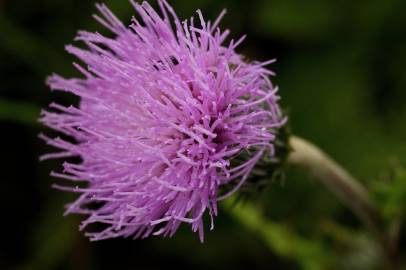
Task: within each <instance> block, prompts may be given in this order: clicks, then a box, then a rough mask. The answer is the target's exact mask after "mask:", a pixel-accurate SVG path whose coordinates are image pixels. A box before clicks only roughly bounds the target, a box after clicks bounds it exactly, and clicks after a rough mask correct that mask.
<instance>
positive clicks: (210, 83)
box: [41, 0, 285, 240]
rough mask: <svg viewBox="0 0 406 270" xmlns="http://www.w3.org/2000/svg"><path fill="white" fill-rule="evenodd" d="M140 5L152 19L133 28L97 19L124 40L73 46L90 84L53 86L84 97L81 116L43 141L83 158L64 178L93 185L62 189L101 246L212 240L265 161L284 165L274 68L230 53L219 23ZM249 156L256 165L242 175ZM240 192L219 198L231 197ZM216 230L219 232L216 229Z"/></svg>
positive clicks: (61, 123) (62, 115) (49, 118)
mask: <svg viewBox="0 0 406 270" xmlns="http://www.w3.org/2000/svg"><path fill="white" fill-rule="evenodd" d="M158 3H159V6H160V11H159V12H157V11H155V10H154V9H153V8H152V7H151V6H150V5H149V4H148V3H147V2H144V3H142V4H137V3H132V4H133V6H134V8H135V10H136V11H137V12H138V14H139V15H140V16H139V17H140V18H141V19H142V20H137V19H136V18H133V19H132V23H131V25H130V26H129V27H127V26H125V25H124V24H123V23H122V22H121V21H119V20H118V19H117V18H116V17H115V16H114V15H113V14H112V12H111V11H110V10H109V9H107V7H106V6H104V5H98V9H99V11H100V12H101V14H102V16H101V17H99V16H95V18H96V19H97V20H98V21H99V22H100V23H101V24H102V25H103V26H105V27H106V28H108V29H109V30H110V31H111V32H112V33H113V34H114V37H113V38H109V37H106V36H103V35H101V34H99V33H91V32H86V31H80V32H79V34H78V36H77V38H76V40H79V41H82V42H84V43H85V45H86V49H80V48H78V47H74V46H70V45H69V46H67V47H66V49H67V51H68V52H69V53H71V54H73V55H75V56H76V57H77V58H79V59H80V60H81V61H82V62H83V63H84V64H85V65H86V66H87V68H84V67H82V66H80V65H78V64H74V65H75V67H76V68H77V69H78V70H79V71H80V72H81V73H83V76H82V77H81V78H73V79H64V78H62V77H60V76H58V75H53V76H51V77H50V78H49V79H48V84H49V85H50V87H51V89H54V90H60V91H66V92H69V93H73V94H74V95H76V96H78V97H79V98H80V104H79V106H78V107H74V106H63V105H60V104H56V103H52V104H51V105H50V107H51V109H52V110H51V111H43V112H42V116H41V121H42V123H44V124H45V125H47V126H48V127H50V128H52V129H54V130H56V131H58V132H60V133H62V134H64V136H63V138H59V137H58V138H50V137H47V136H45V135H41V137H42V138H43V139H45V140H46V141H47V143H48V144H49V145H52V146H54V147H56V148H58V149H60V151H58V152H57V153H51V154H47V155H44V156H43V157H42V158H43V159H47V158H66V157H80V162H79V163H77V162H76V163H75V162H65V163H64V164H63V171H62V172H60V173H56V172H52V175H53V176H56V177H60V178H64V179H68V180H71V181H73V182H75V181H79V182H82V181H84V182H85V183H86V184H85V185H83V184H82V185H79V184H77V185H75V184H73V186H69V187H67V186H57V187H58V188H60V189H63V190H68V191H73V192H78V193H79V194H80V196H79V197H78V198H77V200H76V201H75V202H73V203H72V204H70V205H68V206H67V212H66V213H68V214H69V213H79V214H84V215H86V219H85V220H84V221H83V222H82V224H81V228H82V229H83V228H85V227H87V226H88V225H90V224H93V223H101V224H104V225H103V226H102V229H100V230H97V231H95V232H88V233H87V234H88V235H89V236H90V238H91V240H101V239H106V238H112V237H129V236H132V237H134V238H137V237H148V236H150V235H164V236H171V235H173V234H174V233H175V232H176V230H177V229H178V227H179V226H180V224H181V223H189V224H191V227H192V230H193V231H199V235H200V239H201V240H203V216H204V214H205V213H208V214H209V215H210V217H211V220H212V221H213V217H214V216H216V215H217V201H218V200H220V199H223V198H226V197H227V196H229V195H231V194H232V193H234V192H235V191H236V190H238V188H239V187H240V186H241V185H242V184H243V183H244V181H245V180H246V179H247V177H248V175H249V174H250V171H251V170H252V169H253V167H254V166H255V164H256V162H257V161H258V160H259V159H260V158H261V157H262V156H264V155H269V156H271V157H272V156H274V154H275V153H274V152H275V151H274V141H275V137H276V132H277V129H278V128H279V127H281V126H282V125H283V124H284V122H285V118H284V117H283V116H282V114H281V112H280V109H279V106H278V104H277V102H278V99H279V98H278V96H277V95H276V92H277V88H275V87H274V86H273V85H272V83H271V81H270V80H269V78H268V77H269V76H270V75H272V72H271V71H269V70H268V69H266V68H265V66H266V65H268V64H270V63H271V62H272V61H268V62H264V63H259V62H249V61H247V60H246V59H245V58H244V57H243V56H242V55H239V54H238V53H236V51H235V49H236V47H237V46H238V45H239V44H240V43H241V41H242V40H243V38H241V39H239V40H238V41H237V42H234V41H231V42H229V43H227V44H225V40H226V38H227V35H228V31H224V32H222V31H220V29H219V28H218V23H219V21H220V19H221V17H222V16H223V15H224V12H223V13H222V14H221V15H220V17H219V18H218V19H217V20H216V21H215V22H214V23H211V22H206V21H205V20H204V19H203V16H202V14H201V12H200V11H197V14H198V20H196V21H194V19H193V18H191V19H189V20H185V21H180V20H179V18H178V17H177V15H176V14H175V12H174V10H173V9H172V7H171V6H170V5H169V4H168V3H167V2H166V1H165V0H161V1H158ZM242 153H244V154H245V155H246V154H247V153H249V158H248V159H246V160H245V161H244V162H243V163H240V164H238V165H235V164H234V162H233V160H235V159H236V158H238V157H239V155H241V154H242ZM230 184H232V185H233V188H232V189H229V190H227V191H226V192H220V191H221V187H222V186H225V185H227V186H229V185H230ZM212 227H213V222H212Z"/></svg>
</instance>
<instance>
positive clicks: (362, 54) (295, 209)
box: [0, 0, 406, 270]
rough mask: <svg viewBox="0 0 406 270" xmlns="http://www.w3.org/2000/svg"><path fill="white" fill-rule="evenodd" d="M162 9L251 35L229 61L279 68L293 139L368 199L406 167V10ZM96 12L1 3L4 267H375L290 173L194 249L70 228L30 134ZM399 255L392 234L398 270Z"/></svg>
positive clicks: (255, 5) (293, 1) (180, 239)
mask: <svg viewBox="0 0 406 270" xmlns="http://www.w3.org/2000/svg"><path fill="white" fill-rule="evenodd" d="M105 2H106V4H108V6H109V7H110V8H111V9H112V10H113V12H115V13H116V14H117V15H118V17H119V18H121V19H122V20H123V21H125V22H129V19H130V16H131V15H132V14H134V13H135V12H134V11H133V9H132V8H131V6H130V4H129V2H127V1H126V0H114V1H113V0H109V1H105ZM150 2H154V1H150ZM170 2H171V3H172V4H173V6H174V7H175V9H176V10H177V12H178V14H179V16H180V17H181V18H187V17H190V16H191V15H195V11H196V9H197V8H200V9H201V10H202V11H203V13H204V14H205V17H206V18H207V19H211V20H213V19H215V18H216V16H217V15H218V14H219V13H220V11H221V10H222V8H227V10H228V14H227V15H226V17H225V19H224V20H223V22H222V24H221V26H222V28H223V29H224V28H229V29H231V30H232V33H233V34H232V36H233V37H234V38H238V37H240V36H241V35H243V34H245V33H246V34H248V38H247V39H246V41H245V42H244V43H243V45H241V47H240V48H239V52H241V53H243V54H245V55H247V56H248V57H249V58H251V59H257V60H262V61H264V60H268V59H271V58H277V59H278V61H277V62H276V63H275V64H273V65H272V67H271V68H272V69H273V70H274V71H276V73H277V76H276V77H275V78H274V79H273V80H274V82H276V84H278V85H279V86H280V89H281V90H280V92H279V93H280V95H281V96H282V98H283V105H284V107H285V108H286V109H287V111H289V114H290V124H291V126H292V130H293V132H294V133H295V134H297V135H300V136H303V137H305V138H307V139H309V140H312V141H313V142H315V143H316V144H318V145H319V146H321V147H322V148H323V149H325V150H326V151H327V152H328V153H330V154H331V155H332V156H333V157H334V158H335V159H336V160H338V161H339V162H340V163H341V164H343V165H344V167H346V168H348V170H349V171H351V172H352V173H353V174H354V175H355V176H356V177H357V178H359V179H360V180H361V181H362V182H363V183H364V184H365V185H366V186H367V187H368V188H369V189H370V190H371V191H372V194H378V195H379V194H381V193H382V192H381V191H382V189H379V188H376V183H379V181H381V180H382V179H387V178H388V177H389V178H390V179H391V181H392V180H393V179H392V176H393V175H395V176H396V175H398V173H393V168H394V167H395V169H396V170H398V171H399V170H400V169H399V166H400V165H399V164H402V163H403V164H404V163H405V162H406V142H405V139H406V125H405V120H406V106H405V101H406V68H405V67H406V15H405V11H406V1H403V0H385V1H383V0H382V1H374V0H369V1H367V0H359V1H354V0H351V1H350V0H341V1H339V0H338V1H327V0H308V1H303V0H272V1H271V0H269V1H268V0H252V1H246V0H245V1H235V0H233V1H232V0H196V1H188V0H182V1H180V0H179V1H170ZM95 12H96V9H95V7H94V2H93V1H84V0H82V1H79V0H75V1H68V0H58V1H56V0H37V1H32V0H18V1H17V0H0V136H1V138H0V153H1V157H0V169H1V170H0V176H1V178H0V179H1V185H0V215H1V222H0V226H1V227H0V229H1V230H0V233H1V238H0V239H1V240H0V269H18V270H25V269H41V270H51V269H75V270H79V269H120V270H125V269H163V268H165V267H169V266H174V267H176V268H177V269H183V268H185V269H310V270H312V269H383V267H384V266H383V263H382V256H381V255H380V253H379V249H378V247H377V245H376V243H375V241H374V240H373V239H372V238H371V237H370V235H369V234H368V233H367V232H366V230H365V229H364V228H363V227H362V226H361V225H360V224H359V222H358V221H357V219H356V218H355V217H354V216H353V215H352V213H351V212H350V211H349V210H348V209H347V208H345V207H344V206H342V205H341V204H340V203H339V202H338V201H337V200H336V198H335V197H334V196H332V195H331V194H330V193H328V192H327V191H326V190H325V189H324V187H322V186H320V185H319V184H318V183H317V182H315V181H313V180H312V179H310V178H309V177H307V176H306V174H304V173H303V172H301V171H298V170H295V169H290V170H289V171H288V173H287V176H286V178H285V180H284V181H282V182H281V181H277V182H275V183H273V184H271V185H270V186H269V187H268V188H267V189H266V190H265V191H264V192H263V193H262V194H260V195H258V198H257V199H255V202H254V204H253V205H255V209H253V210H252V211H254V212H255V215H254V216H253V215H252V213H251V212H250V211H243V210H241V211H240V212H238V211H239V209H235V210H230V206H229V205H225V206H224V207H223V208H221V210H220V214H219V216H218V218H217V219H216V227H215V229H214V230H213V231H209V230H207V231H206V239H205V243H204V244H201V243H200V242H199V240H198V237H197V235H195V234H193V233H192V232H191V231H190V228H189V227H188V226H184V227H182V229H181V230H180V231H179V232H178V233H177V234H176V235H175V236H174V237H173V238H172V239H166V238H165V239H162V238H156V237H155V238H154V237H153V238H150V239H146V240H136V241H133V240H130V239H115V240H107V241H102V242H95V243H90V242H89V241H88V240H87V239H86V238H85V237H84V236H83V235H82V233H80V232H78V229H77V227H78V224H79V222H80V217H78V216H68V217H63V216H62V213H63V205H64V204H65V203H67V202H69V201H71V200H72V199H73V198H74V196H73V195H71V194H66V193H63V192H60V191H56V190H53V189H51V187H50V185H51V184H52V183H54V182H55V181H59V180H56V179H51V178H50V177H49V176H48V172H49V171H50V170H51V169H52V168H53V169H55V168H59V166H60V163H59V162H58V161H49V162H43V163H40V162H39V161H38V156H39V155H40V154H42V153H45V152H46V151H47V150H49V149H47V148H46V147H45V146H44V144H43V143H42V142H41V141H40V140H39V139H38V138H37V134H38V133H39V132H41V131H45V129H44V128H43V127H41V126H40V125H39V124H38V123H37V120H36V119H37V118H38V115H39V110H40V108H41V107H45V106H47V105H48V104H49V103H50V102H51V101H52V100H55V99H58V100H62V102H65V103H69V102H76V101H75V99H73V98H72V97H67V96H59V95H57V94H55V93H51V92H50V91H49V90H48V89H47V87H46V86H45V83H44V81H45V78H46V76H47V75H49V74H51V73H52V72H57V73H60V74H63V75H64V76H75V75H77V73H76V72H75V71H74V69H73V68H72V67H71V62H72V61H73V58H72V57H71V56H69V55H68V54H67V53H65V52H64V50H63V46H64V44H69V43H72V42H73V38H74V36H75V33H76V31H77V30H79V29H86V30H92V31H96V30H97V31H101V32H104V30H103V28H102V26H100V25H98V24H97V23H96V22H95V21H94V20H93V19H92V18H91V14H93V13H95ZM391 168H392V169H391ZM401 175H402V174H401ZM394 181H395V180H394ZM404 182H405V181H403V183H404ZM400 186H401V184H400ZM405 186H406V185H405ZM400 189H401V188H395V189H389V191H387V189H383V190H384V191H385V192H386V193H385V192H384V193H385V194H384V200H385V198H387V197H389V198H393V197H396V196H397V197H396V198H397V200H395V201H394V202H393V200H392V205H389V206H388V205H387V204H388V203H387V201H384V202H383V203H382V208H385V209H386V208H388V207H389V208H390V209H392V210H391V211H392V212H393V211H395V214H393V213H392V212H390V211H389V215H391V214H393V215H398V216H401V215H403V214H404V213H405V211H404V208H403V205H402V202H404V201H405V196H404V194H406V193H404V194H402V193H401V194H400V195H399V192H397V191H398V190H400ZM379 192H381V193H379ZM395 193H396V194H397V195H396V196H395V195H393V194H395ZM378 195H376V196H377V198H378V199H379V198H380V197H379V196H378ZM374 196H375V195H374ZM405 206H406V202H405ZM393 208H395V210H393ZM256 215H257V216H256ZM401 232H403V233H404V230H403V231H402V230H401ZM402 235H403V236H402ZM404 249H405V237H404V234H400V252H399V254H398V261H399V262H398V263H399V269H405V268H402V267H406V264H404V263H405V262H402V260H404V259H403V258H405V257H406V255H405V252H404ZM402 255H403V256H402ZM402 263H403V264H402ZM402 265H403V266H402ZM176 268H175V269H176Z"/></svg>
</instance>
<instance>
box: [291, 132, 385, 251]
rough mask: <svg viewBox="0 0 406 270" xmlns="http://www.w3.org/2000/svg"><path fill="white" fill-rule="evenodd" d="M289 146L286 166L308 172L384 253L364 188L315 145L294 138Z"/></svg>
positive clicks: (376, 213) (376, 218)
mask: <svg viewBox="0 0 406 270" xmlns="http://www.w3.org/2000/svg"><path fill="white" fill-rule="evenodd" d="M289 144H290V146H291V148H292V152H291V154H290V155H289V157H288V163H289V164H292V165H295V166H299V167H302V168H305V169H307V170H308V171H309V173H310V174H311V175H312V176H314V177H315V178H316V179H317V180H319V181H320V182H321V183H322V184H323V185H325V186H326V187H327V188H328V189H329V190H330V191H331V192H333V193H334V194H335V195H336V196H337V198H338V199H339V200H340V201H341V202H342V203H343V204H344V205H346V206H347V207H348V208H350V209H351V210H352V211H353V212H354V214H355V215H356V216H357V217H358V218H359V219H360V221H361V222H362V223H363V224H364V225H365V226H366V227H367V228H368V229H369V231H370V232H371V233H372V234H373V235H374V236H375V237H376V238H377V240H378V241H379V242H380V244H381V246H382V248H383V249H384V250H385V249H386V246H387V244H386V243H387V241H386V236H385V234H384V233H383V231H382V229H381V224H382V219H381V217H380V214H379V211H378V210H377V208H376V207H375V205H374V203H373V201H372V200H371V198H370V196H369V194H368V191H367V190H366V188H365V187H364V186H363V185H362V184H361V183H360V182H359V181H357V180H356V179H355V178H354V177H353V176H352V175H351V174H349V173H348V172H347V171H346V170H345V169H344V168H343V167H341V166H340V165H339V164H338V163H337V162H335V161H334V160H333V159H331V158H330V157H329V156H328V155H327V154H326V153H324V152H323V151H322V150H321V149H319V148H318V147H317V146H315V145H314V144H312V143H310V142H308V141H306V140H304V139H301V138H299V137H295V136H292V137H291V138H290V141H289Z"/></svg>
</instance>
